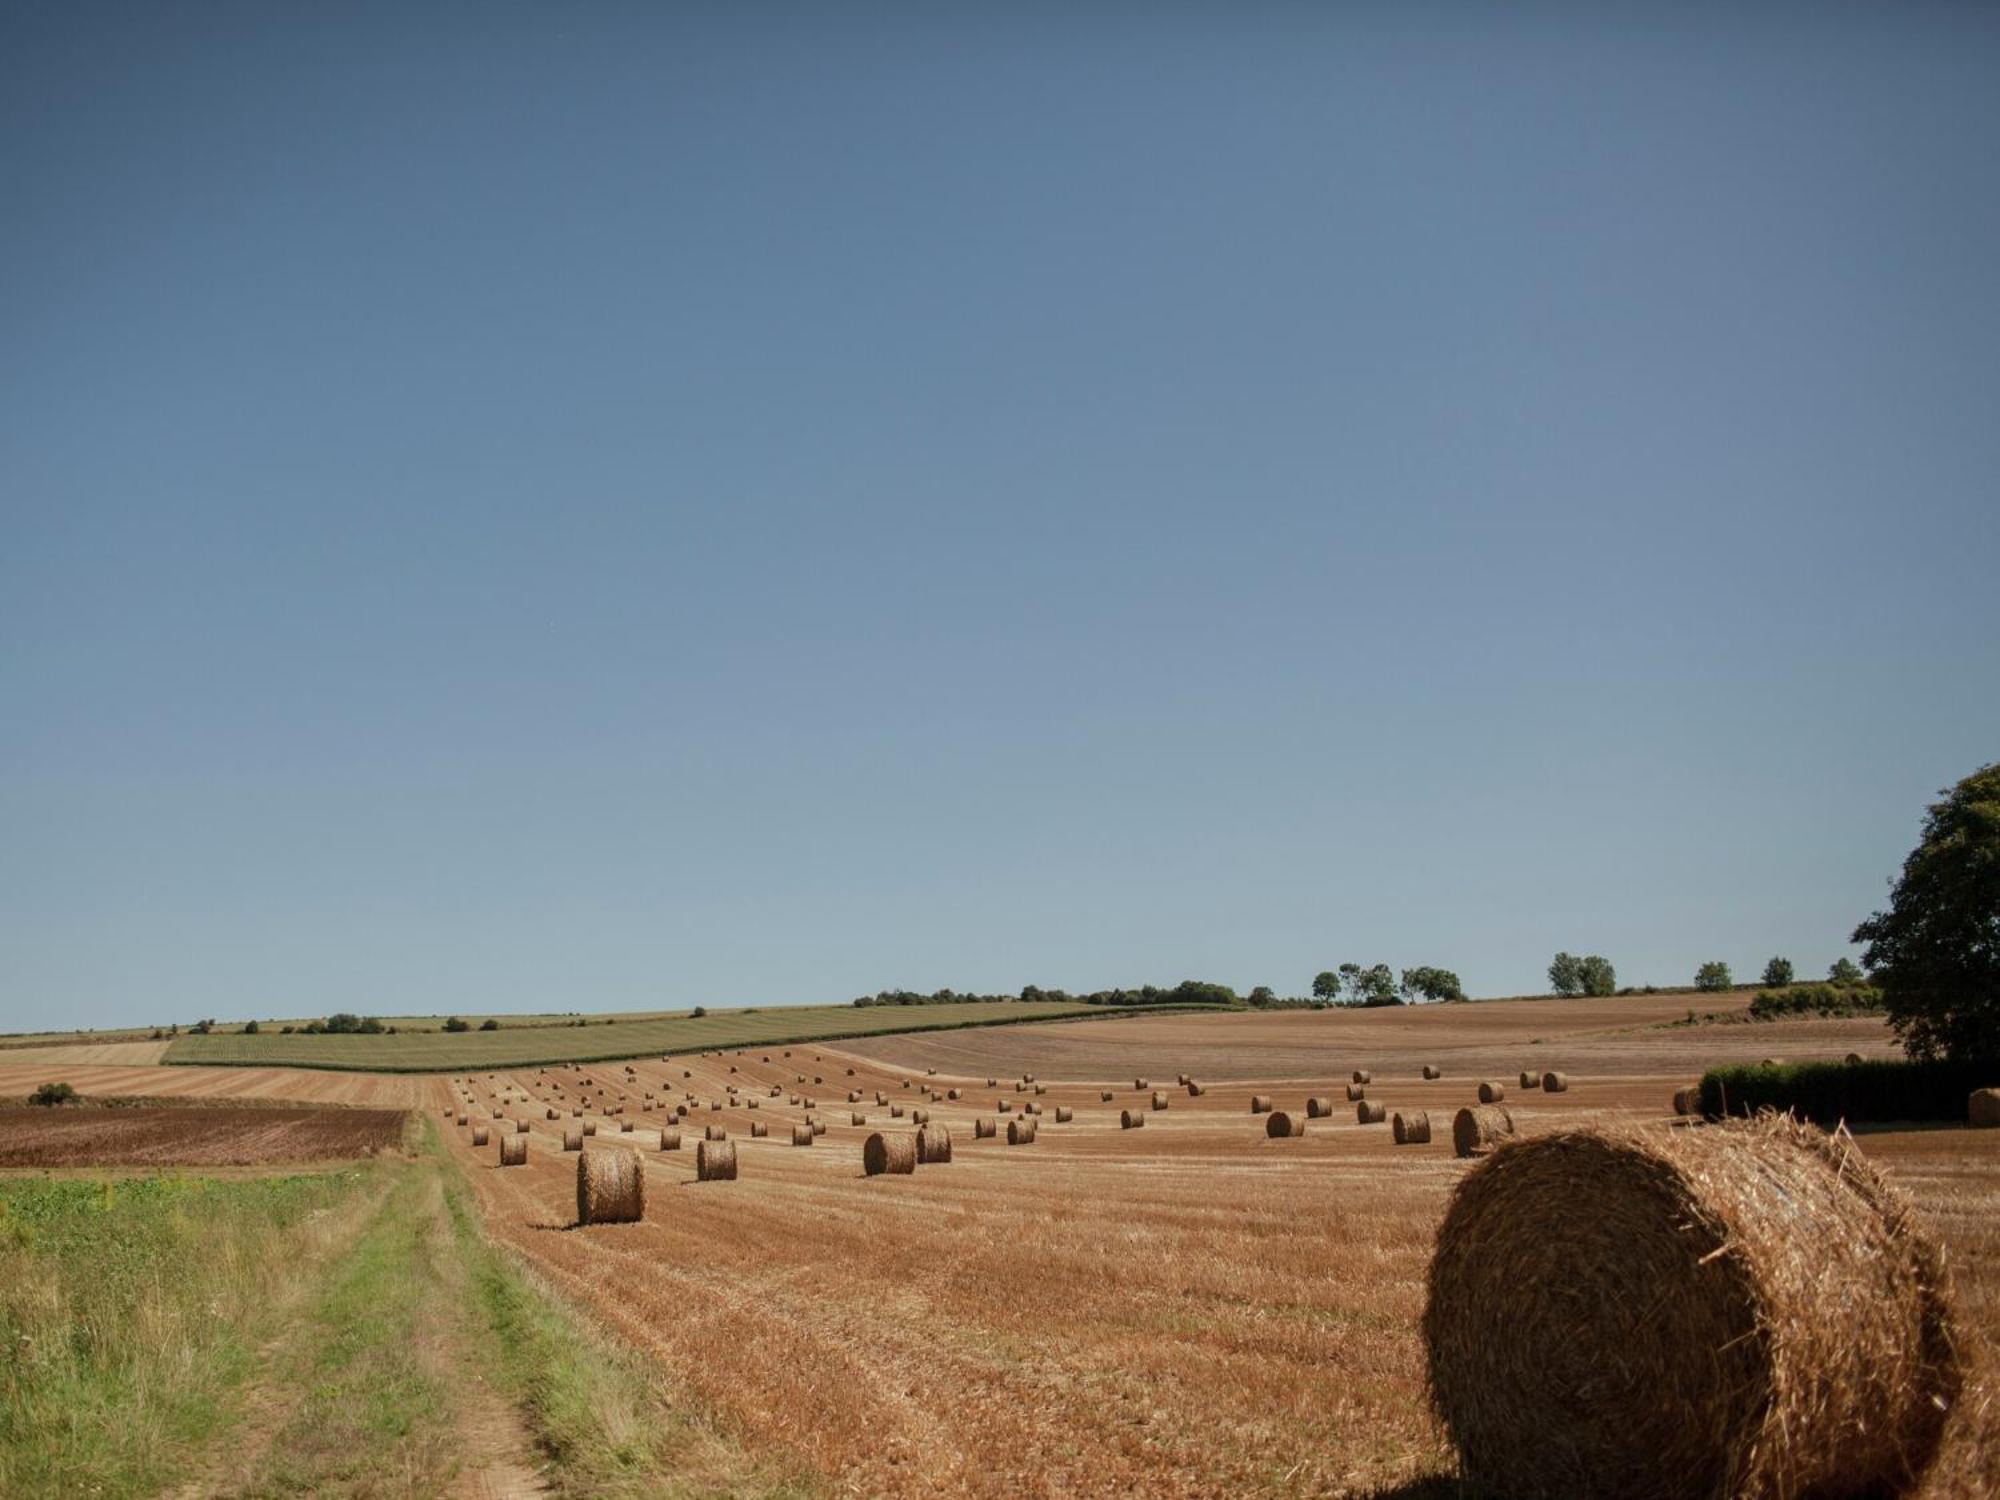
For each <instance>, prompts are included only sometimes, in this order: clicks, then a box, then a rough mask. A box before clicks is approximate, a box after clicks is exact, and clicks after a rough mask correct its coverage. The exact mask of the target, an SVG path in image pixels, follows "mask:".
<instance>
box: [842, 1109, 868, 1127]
mask: <svg viewBox="0 0 2000 1500" xmlns="http://www.w3.org/2000/svg"><path fill="white" fill-rule="evenodd" d="M847 1123H848V1124H850V1125H866V1124H867V1123H868V1116H866V1115H864V1114H863V1113H861V1111H860V1110H858V1109H853V1110H849V1111H848V1112H847Z"/></svg>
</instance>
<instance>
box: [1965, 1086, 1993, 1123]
mask: <svg viewBox="0 0 2000 1500" xmlns="http://www.w3.org/2000/svg"><path fill="white" fill-rule="evenodd" d="M1965 1118H1966V1122H1967V1123H1968V1124H1970V1125H1971V1126H1972V1127H1973V1128H1974V1129H1975V1130H1991V1129H1993V1128H1994V1127H1996V1126H2000V1089H1974V1090H1973V1091H1972V1097H1971V1098H1970V1099H1968V1100H1966V1101H1965Z"/></svg>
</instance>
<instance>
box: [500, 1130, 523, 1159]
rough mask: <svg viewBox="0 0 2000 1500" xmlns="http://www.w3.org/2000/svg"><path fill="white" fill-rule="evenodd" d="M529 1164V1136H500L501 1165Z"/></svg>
mask: <svg viewBox="0 0 2000 1500" xmlns="http://www.w3.org/2000/svg"><path fill="white" fill-rule="evenodd" d="M527 1164H528V1138H527V1137H526V1136H525V1135H503V1136H501V1137H500V1165H501V1166H503V1167H525V1166H526V1165H527Z"/></svg>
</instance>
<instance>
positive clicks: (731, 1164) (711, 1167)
mask: <svg viewBox="0 0 2000 1500" xmlns="http://www.w3.org/2000/svg"><path fill="white" fill-rule="evenodd" d="M694 1179H695V1181H696V1182H734V1181H735V1180H736V1142H734V1141H696V1142H695V1146H694Z"/></svg>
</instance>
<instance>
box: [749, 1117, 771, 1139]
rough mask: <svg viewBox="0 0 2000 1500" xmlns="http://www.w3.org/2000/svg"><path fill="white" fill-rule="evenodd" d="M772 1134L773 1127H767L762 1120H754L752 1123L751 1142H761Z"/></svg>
mask: <svg viewBox="0 0 2000 1500" xmlns="http://www.w3.org/2000/svg"><path fill="white" fill-rule="evenodd" d="M770 1133H771V1127H770V1126H768V1125H766V1124H765V1123H764V1122H763V1121H762V1120H752V1121H751V1122H750V1139H751V1140H753V1141H761V1140H763V1139H764V1137H765V1136H767V1135H769V1134H770Z"/></svg>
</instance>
